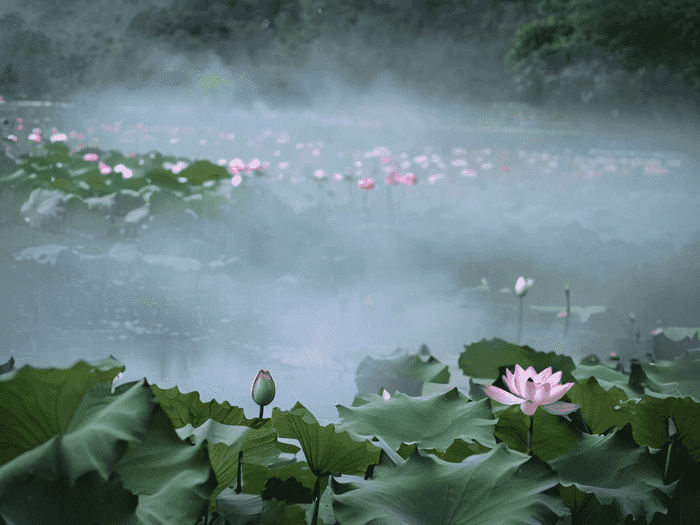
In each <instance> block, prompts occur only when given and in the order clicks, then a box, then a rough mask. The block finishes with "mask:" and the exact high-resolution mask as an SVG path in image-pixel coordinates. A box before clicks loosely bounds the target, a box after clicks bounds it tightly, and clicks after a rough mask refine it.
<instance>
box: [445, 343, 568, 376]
mask: <svg viewBox="0 0 700 525" xmlns="http://www.w3.org/2000/svg"><path fill="white" fill-rule="evenodd" d="M504 363H517V364H519V365H520V366H521V367H522V368H523V369H527V368H528V367H529V366H532V367H533V368H534V369H535V370H536V371H537V372H538V373H539V372H541V371H542V370H544V369H545V368H547V367H550V366H551V367H552V371H553V372H559V371H561V373H562V378H561V382H562V383H568V382H571V381H573V380H574V379H573V376H572V371H573V370H574V369H575V368H576V365H575V364H574V361H573V359H571V357H569V356H563V355H558V354H556V353H555V352H549V353H545V352H538V351H536V350H533V349H532V348H530V347H529V346H519V345H515V344H512V343H508V342H506V341H503V340H502V339H498V338H494V339H491V340H490V341H485V340H482V341H479V342H477V343H472V344H471V345H465V346H464V352H462V353H461V354H460V355H459V360H458V361H457V366H458V367H459V368H460V369H461V370H462V373H463V374H464V375H465V376H469V377H477V378H479V377H483V378H496V377H497V375H498V373H499V367H500V366H502V365H503V364H504ZM513 371H514V370H513V369H511V372H513Z"/></svg>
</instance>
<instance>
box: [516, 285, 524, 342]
mask: <svg viewBox="0 0 700 525" xmlns="http://www.w3.org/2000/svg"><path fill="white" fill-rule="evenodd" d="M518 299H519V300H520V308H519V309H518V339H517V343H520V336H521V335H522V333H523V296H522V295H521V296H520V297H518Z"/></svg>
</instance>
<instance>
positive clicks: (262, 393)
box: [250, 370, 275, 419]
mask: <svg viewBox="0 0 700 525" xmlns="http://www.w3.org/2000/svg"><path fill="white" fill-rule="evenodd" d="M250 395H251V396H252V398H253V401H255V403H256V404H258V405H260V415H259V416H258V418H259V419H262V417H263V408H264V407H265V405H269V404H270V403H272V401H273V400H274V399H275V380H274V379H272V375H271V374H270V371H269V370H260V372H258V375H257V376H256V377H255V381H253V386H251V387H250Z"/></svg>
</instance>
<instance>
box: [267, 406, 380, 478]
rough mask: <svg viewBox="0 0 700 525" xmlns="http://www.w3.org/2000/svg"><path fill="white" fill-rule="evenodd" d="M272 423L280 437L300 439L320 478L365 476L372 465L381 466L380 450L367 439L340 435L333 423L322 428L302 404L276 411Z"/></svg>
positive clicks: (310, 463)
mask: <svg viewBox="0 0 700 525" xmlns="http://www.w3.org/2000/svg"><path fill="white" fill-rule="evenodd" d="M270 420H271V424H272V427H273V428H274V429H275V430H276V431H277V433H278V434H279V435H280V437H282V438H288V439H298V440H299V443H300V444H301V448H302V450H303V451H304V457H305V459H306V462H307V463H308V464H309V468H310V469H311V472H313V473H314V474H315V475H316V476H317V477H319V478H320V477H324V476H328V475H329V474H332V473H334V472H340V473H342V474H348V475H351V476H357V475H364V474H365V472H366V471H367V467H368V466H369V465H371V464H377V463H379V456H380V452H381V449H380V448H378V447H376V446H374V445H372V443H370V442H369V441H367V440H365V441H359V442H358V441H357V440H355V439H353V437H352V436H350V435H349V434H348V432H341V433H337V432H336V431H335V425H334V424H333V423H331V424H330V425H326V426H325V427H321V425H320V424H319V423H318V420H317V419H316V418H315V417H314V415H313V414H312V413H311V412H309V411H308V410H307V409H306V408H305V407H304V406H303V405H302V404H301V403H299V402H297V403H296V404H295V405H294V406H293V407H292V409H291V410H289V411H287V412H283V411H281V410H280V409H279V408H277V407H275V408H273V410H272V417H271V418H270Z"/></svg>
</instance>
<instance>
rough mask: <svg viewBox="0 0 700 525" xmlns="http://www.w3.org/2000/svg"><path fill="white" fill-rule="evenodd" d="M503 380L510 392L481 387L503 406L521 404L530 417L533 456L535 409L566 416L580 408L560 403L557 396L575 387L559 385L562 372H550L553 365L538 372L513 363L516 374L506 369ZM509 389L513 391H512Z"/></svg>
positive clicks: (528, 444) (571, 404)
mask: <svg viewBox="0 0 700 525" xmlns="http://www.w3.org/2000/svg"><path fill="white" fill-rule="evenodd" d="M506 374H507V377H506V376H503V381H504V382H505V383H506V385H508V389H509V390H510V392H506V391H505V390H503V389H501V388H498V387H496V386H493V385H489V386H487V387H483V386H482V387H481V389H482V390H483V391H484V392H485V393H486V395H487V396H489V397H490V398H491V399H494V400H496V401H498V402H499V403H503V404H505V405H517V404H520V408H521V410H522V411H523V413H524V414H527V415H528V416H530V427H529V429H528V431H527V453H528V455H530V456H531V455H532V432H533V426H534V418H533V416H534V415H535V411H536V410H537V407H539V406H541V407H542V408H544V409H545V410H546V411H547V412H549V413H550V414H555V415H560V416H563V415H566V414H570V413H571V412H573V411H575V410H578V409H579V408H581V407H580V406H579V405H576V404H574V403H562V402H561V401H559V399H561V398H562V396H563V395H564V394H566V393H567V392H568V391H569V389H570V388H571V387H572V386H574V384H573V383H566V384H564V385H562V384H559V381H561V372H557V373H556V374H552V367H551V366H550V367H548V368H546V369H545V370H543V371H542V372H540V373H539V374H538V373H536V372H535V369H534V368H533V367H531V366H530V367H528V369H527V370H523V369H522V368H521V366H520V365H515V374H512V373H511V371H510V370H508V369H506ZM511 392H512V393H511Z"/></svg>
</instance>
